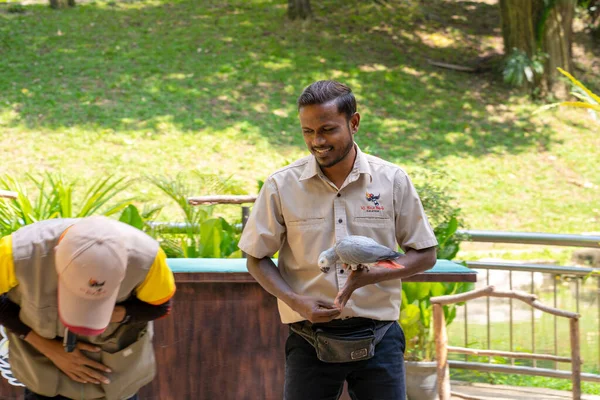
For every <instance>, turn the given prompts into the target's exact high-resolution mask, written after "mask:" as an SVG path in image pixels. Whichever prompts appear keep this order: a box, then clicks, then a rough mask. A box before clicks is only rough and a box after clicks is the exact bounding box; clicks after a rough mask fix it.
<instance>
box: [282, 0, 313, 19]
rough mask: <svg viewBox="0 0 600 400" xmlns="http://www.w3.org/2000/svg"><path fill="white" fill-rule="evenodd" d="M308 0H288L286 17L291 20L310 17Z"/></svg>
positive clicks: (310, 11)
mask: <svg viewBox="0 0 600 400" xmlns="http://www.w3.org/2000/svg"><path fill="white" fill-rule="evenodd" d="M312 16H313V14H312V10H311V8H310V0H288V17H289V18H290V19H292V20H294V19H296V18H299V19H310V18H312Z"/></svg>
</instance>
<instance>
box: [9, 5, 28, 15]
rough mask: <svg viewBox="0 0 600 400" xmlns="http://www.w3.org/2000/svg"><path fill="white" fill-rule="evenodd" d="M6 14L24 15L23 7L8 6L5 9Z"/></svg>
mask: <svg viewBox="0 0 600 400" xmlns="http://www.w3.org/2000/svg"><path fill="white" fill-rule="evenodd" d="M6 12H7V13H10V14H24V13H25V7H23V5H22V4H21V3H13V4H9V5H8V7H6Z"/></svg>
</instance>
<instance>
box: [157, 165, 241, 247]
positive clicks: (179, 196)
mask: <svg viewBox="0 0 600 400" xmlns="http://www.w3.org/2000/svg"><path fill="white" fill-rule="evenodd" d="M194 178H195V180H196V183H197V184H198V186H199V187H201V188H202V189H201V190H202V192H204V193H210V194H215V193H226V194H239V193H240V192H241V190H240V189H239V187H238V186H237V185H236V184H235V182H234V181H233V180H232V179H231V177H230V178H226V179H223V178H220V177H219V176H217V175H213V174H202V173H200V172H197V171H196V172H194ZM148 180H149V181H150V182H152V183H153V184H154V185H155V186H156V187H158V188H159V189H160V190H161V191H162V192H163V193H165V194H166V195H167V196H168V197H170V198H171V199H172V200H173V201H174V202H175V203H176V204H177V205H178V206H179V210H180V212H181V215H182V217H183V223H182V224H181V226H182V233H183V235H181V234H172V233H169V232H168V231H161V230H153V231H151V232H152V234H153V235H154V236H155V237H156V238H157V239H158V240H159V242H160V244H161V247H162V248H163V250H164V251H165V253H166V254H167V257H170V258H196V257H202V258H225V257H229V256H232V255H234V253H236V251H237V242H238V241H239V237H240V232H239V230H238V229H237V228H236V227H235V226H234V225H231V224H229V223H228V222H227V221H226V220H225V219H224V218H222V217H214V216H213V210H214V206H192V205H190V204H189V203H188V200H187V199H188V198H189V197H192V196H194V195H198V192H200V190H195V189H192V187H191V186H190V185H189V184H188V183H187V180H186V178H185V177H184V176H183V175H182V174H179V175H178V176H176V177H175V178H170V177H165V176H158V177H149V178H148ZM232 192H233V193H232Z"/></svg>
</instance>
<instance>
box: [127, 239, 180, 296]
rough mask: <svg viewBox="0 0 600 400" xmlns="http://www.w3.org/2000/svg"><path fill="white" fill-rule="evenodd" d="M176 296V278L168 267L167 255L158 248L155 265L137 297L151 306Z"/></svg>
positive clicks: (139, 287)
mask: <svg viewBox="0 0 600 400" xmlns="http://www.w3.org/2000/svg"><path fill="white" fill-rule="evenodd" d="M174 294H175V277H174V276H173V272H172V271H171V268H169V266H168V265H167V255H166V254H165V252H164V251H163V249H161V248H160V247H159V248H158V253H157V254H156V258H155V259H154V263H152V266H151V267H150V270H149V271H148V275H146V279H144V282H142V283H141V284H140V285H139V286H138V288H137V292H136V297H137V298H138V299H140V300H141V301H144V302H146V303H149V304H153V305H159V304H163V303H166V302H167V301H169V299H170V298H171V297H173V295H174Z"/></svg>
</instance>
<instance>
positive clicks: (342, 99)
mask: <svg viewBox="0 0 600 400" xmlns="http://www.w3.org/2000/svg"><path fill="white" fill-rule="evenodd" d="M330 101H335V104H336V105H337V109H338V112H339V113H344V114H346V119H347V120H348V121H349V120H350V118H351V117H352V116H353V115H354V114H355V113H356V98H355V97H354V94H353V93H352V89H350V88H349V87H348V86H346V85H344V84H343V83H340V82H336V81H317V82H315V83H312V84H311V85H309V86H307V87H306V88H305V89H304V91H303V92H302V94H301V95H300V97H298V110H300V108H302V107H304V106H309V105H314V104H325V103H329V102H330Z"/></svg>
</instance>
